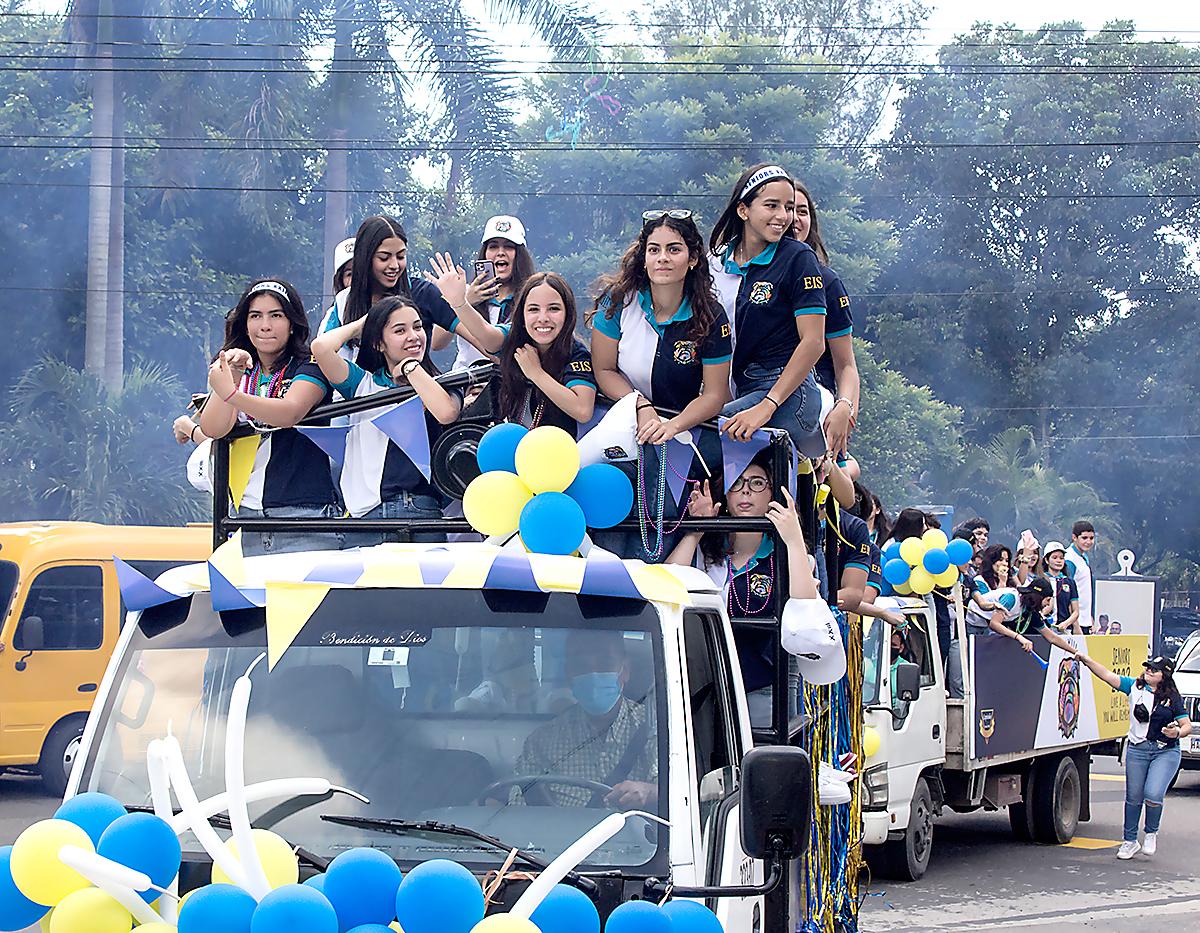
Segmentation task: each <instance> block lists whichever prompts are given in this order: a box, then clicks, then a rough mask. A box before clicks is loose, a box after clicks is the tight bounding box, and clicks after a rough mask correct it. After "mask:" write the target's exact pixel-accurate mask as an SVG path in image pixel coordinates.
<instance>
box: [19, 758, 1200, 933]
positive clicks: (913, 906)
mask: <svg viewBox="0 0 1200 933" xmlns="http://www.w3.org/2000/svg"><path fill="white" fill-rule="evenodd" d="M1124 793H1125V789H1124V782H1123V778H1122V777H1121V771H1120V768H1119V767H1118V766H1117V765H1116V763H1115V762H1114V761H1113V760H1112V759H1110V758H1099V759H1096V761H1095V763H1094V764H1093V766H1092V820H1091V822H1090V823H1083V824H1080V834H1079V836H1077V837H1076V839H1075V841H1074V842H1073V843H1071V844H1070V845H1066V846H1038V845H1030V844H1026V843H1020V842H1016V841H1015V840H1014V839H1013V837H1012V833H1011V831H1010V830H1009V828H1008V816H1007V814H1006V813H1004V812H999V813H971V814H950V815H948V816H946V817H943V818H942V819H941V820H939V821H938V823H937V825H936V828H935V830H934V852H933V860H932V863H931V864H930V867H929V872H928V873H927V874H926V875H925V877H924V878H922V879H921V880H920V881H918V882H914V883H908V884H904V883H901V882H896V881H890V880H884V879H876V880H874V881H873V882H872V884H871V885H870V888H869V893H868V895H867V897H866V899H865V902H864V904H863V908H862V914H861V918H860V929H861V930H862V931H863V933H901V931H904V933H933V931H942V930H945V931H950V930H954V931H963V930H1022V931H1050V930H1054V931H1056V933H1068V931H1082V930H1129V929H1135V928H1136V929H1137V931H1138V933H1184V931H1187V930H1191V929H1195V928H1196V926H1197V921H1196V920H1195V919H1194V915H1195V910H1196V908H1195V904H1194V901H1193V899H1192V898H1193V894H1192V892H1193V890H1194V881H1193V879H1194V878H1195V876H1196V873H1197V872H1196V859H1195V853H1196V840H1197V839H1198V838H1200V771H1194V772H1188V771H1185V772H1184V773H1183V774H1182V775H1181V776H1180V778H1179V782H1178V784H1176V786H1175V788H1174V789H1173V790H1172V791H1171V793H1170V794H1169V795H1168V796H1167V805H1166V811H1165V815H1164V818H1163V832H1162V834H1161V838H1160V841H1159V849H1158V854H1157V855H1156V856H1155V857H1154V858H1153V859H1148V858H1146V857H1144V856H1140V855H1139V856H1137V857H1136V858H1135V859H1133V860H1132V861H1129V862H1119V861H1117V858H1116V852H1117V845H1118V844H1119V842H1120V839H1121V820H1122V812H1123V811H1122V803H1123V800H1124ZM56 806H57V801H56V800H54V799H51V798H50V797H48V796H47V795H46V794H45V793H44V792H43V791H42V789H41V785H40V784H39V782H38V781H37V780H36V779H33V778H26V777H19V776H14V775H6V776H3V777H0V844H8V843H11V842H12V841H13V840H14V839H15V838H16V837H17V835H18V834H19V833H20V832H21V830H22V829H24V828H25V827H26V826H28V825H29V824H30V823H33V822H35V821H37V820H39V819H44V818H46V817H48V816H50V815H52V814H53V812H54V809H55V807H56ZM1189 917H1192V918H1193V919H1191V920H1189V919H1188V918H1189ZM730 933H735V931H730Z"/></svg>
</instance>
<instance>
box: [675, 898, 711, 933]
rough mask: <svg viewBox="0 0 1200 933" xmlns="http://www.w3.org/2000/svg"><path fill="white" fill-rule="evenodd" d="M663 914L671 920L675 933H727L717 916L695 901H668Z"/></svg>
mask: <svg viewBox="0 0 1200 933" xmlns="http://www.w3.org/2000/svg"><path fill="white" fill-rule="evenodd" d="M662 912H663V913H664V914H666V915H667V916H668V917H669V918H670V919H671V929H672V930H673V931H674V933H725V928H724V927H722V926H721V921H720V920H718V919H717V915H716V914H714V913H713V912H712V911H711V910H709V909H708V908H707V907H705V906H704V905H703V904H697V903H696V902H695V901H668V902H667V903H666V904H665V905H663V909H662Z"/></svg>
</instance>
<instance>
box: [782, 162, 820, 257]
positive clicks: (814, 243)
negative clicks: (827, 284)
mask: <svg viewBox="0 0 1200 933" xmlns="http://www.w3.org/2000/svg"><path fill="white" fill-rule="evenodd" d="M792 183H793V184H794V185H795V186H796V193H797V194H802V195H804V200H805V201H807V202H808V236H807V237H805V238H804V242H805V243H807V244H808V245H809V246H811V247H812V250H813V252H814V253H816V254H817V258H818V259H819V260H821V262H823V263H825V265H829V250H827V249H826V248H825V241H824V240H822V239H821V225H820V224H819V223H817V202H816V201H814V200H813V197H812V195H811V194H810V193H809V191H808V189H807V188H806V187H805V186H804V185H803V184H802V183H801V182H799V181H796V180H795V179H793V180H792ZM795 231H796V225H795V224H792V227H791V229H790V230H788V233H787V235H788V236H790V237H795V235H796V233H795Z"/></svg>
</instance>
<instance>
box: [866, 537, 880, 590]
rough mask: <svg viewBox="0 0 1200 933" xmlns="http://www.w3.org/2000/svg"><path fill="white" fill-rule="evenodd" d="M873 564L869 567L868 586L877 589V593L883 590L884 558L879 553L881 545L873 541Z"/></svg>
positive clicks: (871, 558)
mask: <svg viewBox="0 0 1200 933" xmlns="http://www.w3.org/2000/svg"><path fill="white" fill-rule="evenodd" d="M869 556H870V561H871V566H870V567H869V568H867V586H869V587H871V588H872V589H874V590H875V592H876V593H882V592H883V558H882V555H881V554H880V553H879V546H878V545H877V544H876V543H875V542H874V541H872V542H871V553H870V555H869Z"/></svg>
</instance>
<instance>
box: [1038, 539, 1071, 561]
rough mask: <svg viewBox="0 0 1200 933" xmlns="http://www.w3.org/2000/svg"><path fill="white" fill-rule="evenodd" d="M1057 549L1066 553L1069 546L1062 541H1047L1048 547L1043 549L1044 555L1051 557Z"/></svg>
mask: <svg viewBox="0 0 1200 933" xmlns="http://www.w3.org/2000/svg"><path fill="white" fill-rule="evenodd" d="M1055 551H1062V552H1063V553H1064V554H1066V553H1067V547H1066V545H1065V544H1063V543H1062V542H1061V541H1048V542H1046V549H1045V550H1044V551H1042V555H1043V556H1044V557H1049V556H1050V555H1051V554H1053V553H1054V552H1055Z"/></svg>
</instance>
